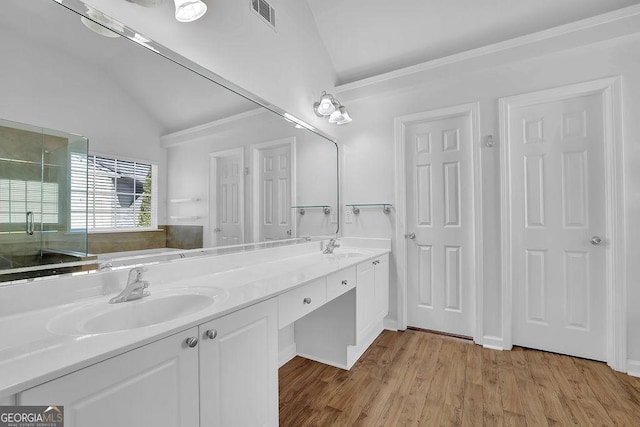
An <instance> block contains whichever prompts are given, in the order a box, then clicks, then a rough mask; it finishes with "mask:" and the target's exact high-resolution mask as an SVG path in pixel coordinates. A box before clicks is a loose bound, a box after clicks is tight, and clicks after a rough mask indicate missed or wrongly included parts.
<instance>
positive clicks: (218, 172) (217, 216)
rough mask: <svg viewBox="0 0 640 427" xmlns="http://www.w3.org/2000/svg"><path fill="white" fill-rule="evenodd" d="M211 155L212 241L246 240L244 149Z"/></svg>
mask: <svg viewBox="0 0 640 427" xmlns="http://www.w3.org/2000/svg"><path fill="white" fill-rule="evenodd" d="M209 155H210V156H211V186H210V188H211V197H210V200H211V203H212V206H211V208H210V212H212V216H211V230H212V233H213V235H212V236H211V242H212V243H213V244H214V245H215V246H228V245H237V244H241V243H244V149H243V148H242V147H239V148H234V149H232V150H224V151H218V152H215V153H211V154H209Z"/></svg>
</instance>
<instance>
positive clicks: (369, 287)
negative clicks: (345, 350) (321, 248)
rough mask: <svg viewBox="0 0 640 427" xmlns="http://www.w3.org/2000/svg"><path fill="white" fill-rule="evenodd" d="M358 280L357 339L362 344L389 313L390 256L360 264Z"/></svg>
mask: <svg viewBox="0 0 640 427" xmlns="http://www.w3.org/2000/svg"><path fill="white" fill-rule="evenodd" d="M356 280H357V288H356V295H357V298H356V337H357V338H356V339H357V341H358V342H360V341H362V340H363V339H366V337H367V336H369V335H371V333H372V330H373V329H375V328H376V324H378V323H379V322H380V321H381V320H382V319H384V317H385V316H386V315H387V314H388V312H389V255H383V256H380V257H378V258H376V259H373V260H370V261H366V262H363V263H360V264H358V266H357V271H356ZM377 329H379V328H377ZM376 335H377V334H376Z"/></svg>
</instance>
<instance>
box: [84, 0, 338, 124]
mask: <svg viewBox="0 0 640 427" xmlns="http://www.w3.org/2000/svg"><path fill="white" fill-rule="evenodd" d="M85 2H86V3H87V4H90V5H92V6H93V7H95V8H97V9H98V10H101V11H102V12H104V13H106V14H108V15H110V16H112V17H114V18H116V19H118V20H120V21H121V22H122V23H124V24H125V25H128V26H129V27H131V28H134V29H135V30H136V31H138V32H140V33H141V34H144V35H145V36H147V37H150V38H151V39H153V40H155V41H156V42H158V43H160V44H162V45H164V46H166V47H168V48H169V49H172V50H174V51H176V52H179V53H180V54H181V55H183V56H185V57H187V58H188V59H190V60H192V61H194V62H196V63H198V64H199V65H201V66H203V67H206V68H207V69H209V70H211V71H213V72H214V73H217V74H218V75H220V76H222V77H224V78H226V79H228V80H230V81H232V82H233V83H235V84H237V85H239V86H240V87H242V88H244V89H246V90H248V91H249V92H252V93H254V94H255V95H257V96H259V97H262V98H264V99H266V100H268V101H269V102H270V103H272V104H274V105H277V106H279V107H280V108H283V109H285V110H287V111H289V112H290V113H291V114H293V115H296V116H298V117H299V118H301V119H304V120H306V121H308V122H309V123H316V124H319V123H322V122H321V121H320V120H319V119H318V118H317V117H316V116H315V115H314V114H313V111H312V108H311V106H312V105H313V102H314V100H316V99H317V98H318V97H319V95H320V93H321V91H322V90H325V89H326V90H328V89H329V88H331V87H332V86H333V83H334V81H335V72H334V71H333V68H332V65H331V60H330V58H329V55H328V54H327V52H326V49H325V47H324V45H323V44H322V41H321V40H320V37H319V35H318V32H317V30H316V24H315V21H314V19H313V16H312V14H311V10H310V9H309V6H308V5H307V2H306V1H300V0H272V1H270V3H271V4H272V6H273V7H274V8H275V9H276V27H277V30H275V31H274V30H273V29H272V28H270V27H269V26H268V25H267V24H266V23H264V22H262V21H261V20H260V19H259V18H258V17H257V16H256V15H255V13H254V12H253V11H252V10H251V7H250V6H251V2H250V0H215V1H214V0H204V2H205V3H207V5H208V11H207V13H206V15H205V16H203V17H202V18H200V19H199V20H197V21H194V22H191V23H179V22H177V21H176V20H175V18H174V4H173V1H170V0H166V1H164V3H163V4H162V5H161V6H159V7H155V8H144V7H142V6H139V5H136V4H133V3H129V2H126V1H114V0H85Z"/></svg>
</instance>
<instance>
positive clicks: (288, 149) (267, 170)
mask: <svg viewBox="0 0 640 427" xmlns="http://www.w3.org/2000/svg"><path fill="white" fill-rule="evenodd" d="M293 151H294V147H293V143H292V141H291V140H289V139H283V140H280V141H273V142H267V143H263V144H256V145H254V148H253V156H254V169H255V171H256V172H255V179H254V189H253V191H254V197H253V203H254V206H253V209H254V240H255V241H260V242H262V241H268V240H279V239H286V238H289V237H292V236H293V235H294V232H293V225H292V222H291V201H292V200H293V199H294V197H293V191H294V188H295V185H294V184H293V183H292V181H293V179H294V176H295V172H294V163H293V162H292V159H294V158H295V156H294V153H293Z"/></svg>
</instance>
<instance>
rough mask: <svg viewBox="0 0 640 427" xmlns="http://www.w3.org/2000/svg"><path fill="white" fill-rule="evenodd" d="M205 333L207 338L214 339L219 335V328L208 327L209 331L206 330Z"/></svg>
mask: <svg viewBox="0 0 640 427" xmlns="http://www.w3.org/2000/svg"><path fill="white" fill-rule="evenodd" d="M204 334H205V335H206V336H207V338H209V339H210V340H213V339H215V338H216V337H217V336H218V330H217V329H208V330H207V332H205V333H204Z"/></svg>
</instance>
